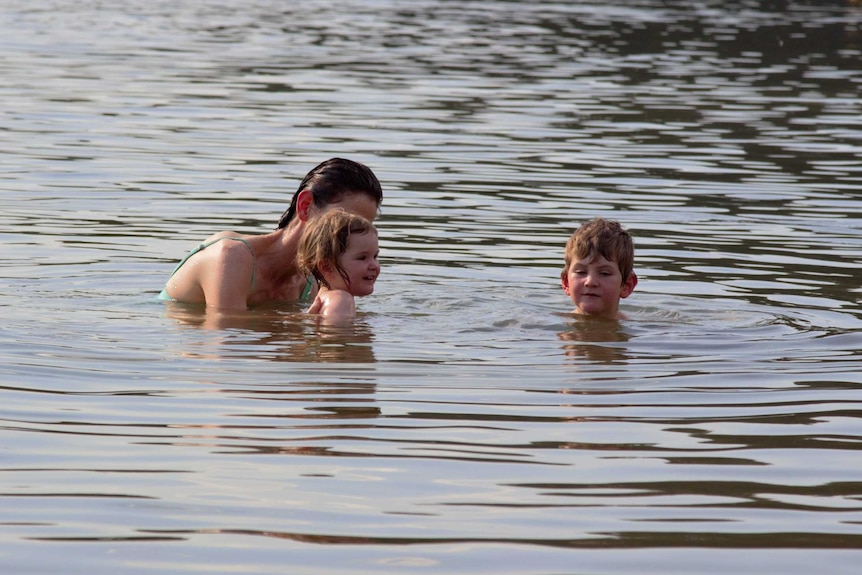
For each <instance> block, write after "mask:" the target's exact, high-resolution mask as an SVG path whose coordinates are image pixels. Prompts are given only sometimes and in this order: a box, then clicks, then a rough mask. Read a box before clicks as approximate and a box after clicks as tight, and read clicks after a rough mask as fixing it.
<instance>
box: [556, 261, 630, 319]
mask: <svg viewBox="0 0 862 575" xmlns="http://www.w3.org/2000/svg"><path fill="white" fill-rule="evenodd" d="M562 280H563V282H562V283H563V291H565V292H566V295H567V296H569V298H571V300H572V303H574V304H575V313H582V314H587V315H594V316H599V317H604V318H607V319H616V318H617V315H618V313H619V307H620V299H621V298H626V297H629V295H631V293H632V291H634V289H635V285H637V281H638V280H637V276H636V275H635V274H634V272H632V273H630V274H629V277H628V278H626V281H625V282H623V276H622V273H620V268H619V266H618V265H617V263H616V262H612V261H609V260H607V259H605V258H604V257H603V256H596V257H595V258H589V257H587V258H584V259H581V260H575V261H573V262H572V263H571V264H570V265H569V269H568V270H566V271H565V272H563V274H562Z"/></svg>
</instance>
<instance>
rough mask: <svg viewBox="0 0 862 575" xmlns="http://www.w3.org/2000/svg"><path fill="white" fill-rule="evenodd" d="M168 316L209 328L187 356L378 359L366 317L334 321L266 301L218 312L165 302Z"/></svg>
mask: <svg viewBox="0 0 862 575" xmlns="http://www.w3.org/2000/svg"><path fill="white" fill-rule="evenodd" d="M164 315H165V317H166V318H168V319H170V320H173V321H176V322H177V323H179V324H180V325H183V326H187V327H193V328H199V329H202V330H206V331H207V332H209V337H207V338H206V339H205V340H204V341H205V346H204V347H201V348H200V349H197V350H195V349H186V350H184V354H186V355H188V356H190V357H191V356H196V357H202V358H206V359H219V358H220V357H225V356H238V355H239V356H246V357H255V358H258V359H266V360H269V361H289V362H308V363H325V362H333V363H374V362H375V357H374V345H373V344H374V333H373V331H372V329H371V326H370V324H369V323H367V322H366V321H363V319H362V316H361V315H360V316H359V317H357V319H356V321H354V322H352V323H349V324H345V325H332V324H328V323H326V322H322V321H320V319H319V318H317V317H315V316H309V315H307V314H305V313H303V312H302V311H301V310H299V309H297V308H296V307H295V306H290V307H269V306H261V307H257V308H253V309H251V310H248V311H243V312H213V311H212V310H209V311H207V310H206V309H205V308H203V307H202V306H194V305H188V304H183V303H179V302H165V311H164Z"/></svg>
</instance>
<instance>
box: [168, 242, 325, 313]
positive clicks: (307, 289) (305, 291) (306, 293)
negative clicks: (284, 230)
mask: <svg viewBox="0 0 862 575" xmlns="http://www.w3.org/2000/svg"><path fill="white" fill-rule="evenodd" d="M222 240H236V241H238V242H242V243H244V244H245V247H247V248H248V251H250V252H251V260H252V261H251V265H252V267H251V288H252V289H254V274H255V271H256V269H257V266H256V265H255V257H254V250H252V249H251V246H250V245H248V241H246V240H244V239H242V238H218V239H215V240H213V241H211V242H207V243H205V244H201V245H199V246H197V247H196V248H195V249H193V250H192V251H190V252H189V253H188V255H187V256H186V257H184V258H183V259H182V260H180V263H178V264H177V267H175V268H174V271H172V272H171V277H174V274H175V273H177V271H178V270H179V269H180V268H181V267H183V264H185V263H186V262H187V261H189V258H191V257H192V256H193V255H195V254H196V253H198V252H199V251H201V250H204V249H206V248H208V247H210V246H211V245H213V244H214V243H216V242H220V241H222ZM168 279H170V278H168ZM313 287H314V280H313V279H312V278H311V276H309V277H308V279H307V280H306V282H305V287H304V288H303V289H302V295H301V296H300V298H299V299H300V300H302V301H304V300H305V299H307V298H308V296H310V295H311V289H312V288H313ZM159 299H160V300H162V301H177V300H175V299H174V298H172V297H171V296H169V295H168V292H167V291H166V290H165V289H162V291H161V293H160V294H159Z"/></svg>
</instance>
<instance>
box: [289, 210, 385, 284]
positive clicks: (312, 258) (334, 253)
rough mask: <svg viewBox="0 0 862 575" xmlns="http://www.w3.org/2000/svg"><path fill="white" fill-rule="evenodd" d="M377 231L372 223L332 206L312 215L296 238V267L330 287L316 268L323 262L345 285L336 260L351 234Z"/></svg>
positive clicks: (341, 269)
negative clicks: (335, 272) (297, 245)
mask: <svg viewBox="0 0 862 575" xmlns="http://www.w3.org/2000/svg"><path fill="white" fill-rule="evenodd" d="M368 232H372V233H374V234H375V235H376V234H377V229H376V228H375V227H374V224H372V223H371V222H369V221H368V220H366V219H365V218H363V217H362V216H359V215H357V214H353V213H350V212H347V211H345V210H342V209H340V208H334V209H331V210H329V211H326V212H324V213H322V214H320V215H319V216H316V217H314V218H312V219H311V220H310V221H309V222H308V224H306V226H305V230H304V231H303V232H302V236H301V237H300V238H299V247H298V248H297V251H296V266H297V267H298V268H299V271H300V272H301V273H303V274H305V275H308V274H311V275H313V276H314V278H315V279H316V280H317V281H318V282H319V283H320V284H321V285H323V286H326V287H330V286H329V284H328V283H327V281H326V280H325V279H324V277H323V274H322V273H321V271H320V268H321V266H322V265H323V264H324V263H328V264H329V265H330V266H332V269H334V270H336V271H337V272H338V274H339V275H340V276H341V277H342V278H344V282H345V283H346V284H347V285H348V286H349V285H350V279H349V278H348V276H347V272H346V271H344V268H343V267H341V264H339V262H338V259H339V258H340V257H341V256H342V254H344V252H345V251H347V244H348V243H350V236H352V235H353V234H365V233H368Z"/></svg>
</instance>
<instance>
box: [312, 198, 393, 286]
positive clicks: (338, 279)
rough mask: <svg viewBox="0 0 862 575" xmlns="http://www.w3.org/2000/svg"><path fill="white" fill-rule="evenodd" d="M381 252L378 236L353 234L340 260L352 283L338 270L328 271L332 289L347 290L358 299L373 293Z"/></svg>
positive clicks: (371, 233) (340, 264) (339, 263)
mask: <svg viewBox="0 0 862 575" xmlns="http://www.w3.org/2000/svg"><path fill="white" fill-rule="evenodd" d="M372 203H373V202H372ZM379 252H380V249H379V247H378V241H377V234H375V233H374V232H366V233H364V234H352V235H351V236H350V240H349V241H348V242H347V249H346V250H345V252H344V253H343V254H341V257H340V258H338V265H339V266H340V267H341V271H343V272H344V274H345V275H346V276H347V279H348V280H350V281H349V283H348V282H346V281H344V278H343V277H342V276H341V274H340V273H338V270H327V273H325V277H326V281H327V282H328V283H329V286H330V288H331V289H342V290H345V291H347V292H350V293H351V294H352V295H354V296H356V297H362V296H366V295H370V294H371V293H373V292H374V282H375V281H377V276H379V275H380V263H379V262H378V261H377V256H378V254H379Z"/></svg>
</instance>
